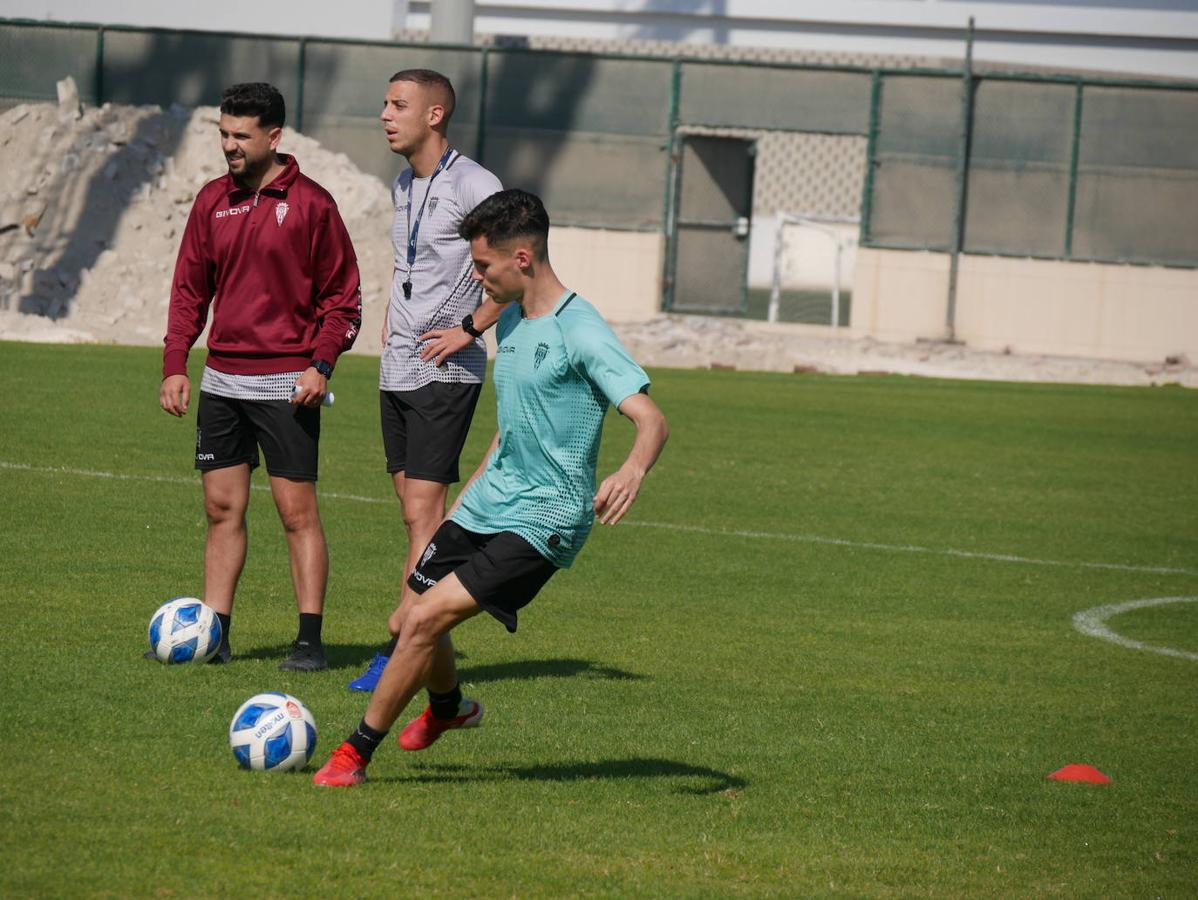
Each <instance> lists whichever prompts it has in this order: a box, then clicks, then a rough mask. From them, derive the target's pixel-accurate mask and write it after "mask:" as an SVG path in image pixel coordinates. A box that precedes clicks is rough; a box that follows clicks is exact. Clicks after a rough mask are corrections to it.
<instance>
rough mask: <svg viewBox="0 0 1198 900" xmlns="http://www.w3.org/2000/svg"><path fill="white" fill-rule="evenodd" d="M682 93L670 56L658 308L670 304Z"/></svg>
mask: <svg viewBox="0 0 1198 900" xmlns="http://www.w3.org/2000/svg"><path fill="white" fill-rule="evenodd" d="M681 93H682V60H681V59H677V58H675V59H674V63H673V68H672V70H671V76H670V113H669V121H668V123H667V125H666V127H667V128H668V130H669V134H668V136H667V137H666V186H665V199H664V201H663V203H664V209H663V211H662V219H661V221H662V230H663V232H664V234H665V239H666V258H665V272H664V274H663V277H662V297H661V306H662V309H670V308H671V307H673V305H674V273H675V268H674V267H675V264H676V262H677V260H676V255H677V254H676V250H677V239H678V216H677V214H676V213H677V207H678V197H677V190H678V173H679V169H680V167H681V156H682V150H681V146H680V144H679V141H678V108H679V98H680V96H681Z"/></svg>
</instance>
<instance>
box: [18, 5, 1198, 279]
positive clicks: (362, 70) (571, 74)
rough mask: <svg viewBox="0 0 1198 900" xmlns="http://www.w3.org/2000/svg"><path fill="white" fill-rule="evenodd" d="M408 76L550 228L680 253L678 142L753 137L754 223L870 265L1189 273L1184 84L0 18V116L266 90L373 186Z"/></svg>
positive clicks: (384, 175) (1190, 110) (1197, 186)
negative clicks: (817, 238)
mask: <svg viewBox="0 0 1198 900" xmlns="http://www.w3.org/2000/svg"><path fill="white" fill-rule="evenodd" d="M657 52H660V50H659V51H657ZM415 67H428V68H435V69H438V70H439V71H442V72H444V73H445V74H447V75H448V76H449V77H450V78H451V79H452V80H453V82H454V85H455V87H456V88H457V91H458V108H457V111H456V112H455V115H454V120H453V125H452V129H451V135H452V137H453V140H454V143H455V145H456V146H458V147H459V148H461V149H462V150H463V151H465V152H466V153H467V154H469V155H472V156H474V157H475V158H476V159H478V160H479V161H481V162H483V163H484V164H485V165H487V166H488V168H490V169H492V170H493V171H495V173H496V174H497V175H499V177H500V178H501V179H502V180H503V181H504V183H505V184H510V185H519V186H521V187H524V188H526V189H528V190H531V191H534V192H536V193H538V194H540V195H541V196H542V197H544V199H545V201H546V204H547V206H548V207H549V208H550V209H551V210H553V212H554V220H555V222H558V223H560V224H566V225H577V226H583V227H595V228H607V229H623V230H632V231H644V232H656V233H664V234H665V235H666V237H667V240H668V241H669V240H673V237H674V234H673V231H672V228H673V223H672V212H671V211H672V209H673V208H674V204H675V203H676V199H677V189H678V185H677V184H676V183H675V182H676V174H677V167H678V166H679V164H680V159H681V143H680V136H682V135H685V134H714V135H729V136H733V137H740V138H749V139H751V140H752V141H754V142H755V150H756V157H755V163H754V167H753V171H754V175H753V185H752V202H751V208H752V214H753V216H754V217H760V216H770V215H773V216H777V215H781V214H783V213H790V214H804V215H822V216H836V217H857V216H859V217H860V218H861V226H860V242H861V245H862V246H867V247H880V248H900V249H926V250H935V251H952V250H954V249H957V248H959V249H960V250H962V251H963V252H966V253H980V254H998V255H1012V256H1027V257H1038V258H1047V259H1075V260H1094V261H1104V262H1130V263H1153V264H1164V265H1171V266H1187V267H1196V266H1198V85H1190V84H1175V83H1156V82H1147V81H1136V82H1131V81H1128V82H1120V81H1113V80H1103V79H1096V78H1085V77H1074V76H1065V75H1045V76H1036V75H1026V74H1017V73H1010V72H987V73H983V74H978V75H974V76H972V77H964V76H965V74H966V73H964V72H961V71H953V70H950V69H911V68H896V67H894V63H893V61H890V62H886V63H884V64H875V65H872V66H871V65H852V64H840V63H802V64H796V63H787V62H783V61H778V60H758V61H750V60H739V61H737V60H726V59H705V58H696V57H695V56H694V55H690V56H685V55H684V56H673V57H667V56H649V55H646V56H633V55H617V54H611V53H608V54H604V53H594V52H583V51H581V50H575V49H570V48H558V49H536V48H531V47H527V46H523V47H519V46H517V47H511V46H507V47H505V46H500V45H494V46H481V47H466V48H463V47H439V46H433V45H428V44H398V43H382V42H379V43H370V42H361V41H335V40H325V39H318V38H279V37H269V36H255V35H243V34H219V33H209V32H181V31H167V30H161V29H136V28H126V27H102V26H94V25H66V24H61V25H60V24H51V23H33V22H25V21H15V20H0V108H3V107H8V106H12V105H14V104H16V103H20V102H27V101H53V100H55V98H56V93H55V83H56V82H57V81H58V80H60V79H62V78H63V77H65V76H67V75H70V76H72V77H73V78H74V79H75V82H76V84H77V85H78V87H79V92H80V97H81V99H82V100H83V102H84V103H87V104H97V105H98V104H101V103H104V102H119V103H130V104H158V105H160V106H170V105H172V104H176V103H177V104H182V105H184V106H196V105H203V104H213V103H215V102H216V100H217V98H218V97H219V94H220V91H221V89H222V88H223V87H225V86H226V85H227V84H230V83H233V82H236V81H260V80H263V81H271V82H273V83H274V84H276V85H277V86H278V87H279V88H280V89H281V90H282V91H283V93H284V96H285V97H286V98H287V100H288V103H289V107H290V120H291V121H290V124H292V125H294V126H295V127H296V128H297V129H299V130H302V131H304V132H305V133H307V134H309V135H311V136H313V137H315V138H317V139H318V140H320V141H321V142H322V143H323V144H324V145H325V146H327V147H329V148H330V149H333V150H337V151H341V152H344V153H345V154H347V155H348V156H349V157H350V158H351V159H352V160H353V161H354V162H355V164H356V165H357V166H358V167H359V168H361V169H363V170H364V171H367V172H371V173H374V174H376V175H378V176H379V177H380V178H381V179H383V180H384V181H389V180H390V178H391V177H393V176H394V174H395V172H396V161H395V159H394V157H393V155H392V154H391V153H390V152H389V150H388V149H387V148H386V146H385V144H384V142H383V141H382V140H381V139H380V137H379V126H378V122H377V115H378V112H379V110H380V109H381V106H382V100H383V96H384V93H385V90H386V82H387V79H388V77H389V76H390V75H391V73H393V72H394V71H396V70H398V69H403V68H415ZM771 245H772V242H771ZM667 293H668V292H667Z"/></svg>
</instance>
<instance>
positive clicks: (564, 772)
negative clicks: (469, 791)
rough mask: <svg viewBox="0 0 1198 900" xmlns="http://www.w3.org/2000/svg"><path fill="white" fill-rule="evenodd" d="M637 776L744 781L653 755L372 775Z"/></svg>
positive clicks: (704, 784) (490, 778)
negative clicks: (597, 760)
mask: <svg viewBox="0 0 1198 900" xmlns="http://www.w3.org/2000/svg"><path fill="white" fill-rule="evenodd" d="M639 778H676V779H681V780H683V783H682V784H679V785H678V786H677V788H675V793H679V794H695V795H705V794H718V793H723V792H726V791H739V790H742V789H743V788H744V787H745V786H746V785H747V784H748V782H747V781H745V780H744V779H743V778H739V777H737V776H735V775H729V774H728V773H727V772H721V771H719V770H718V769H709V768H707V767H706V766H692V765H691V764H690V763H684V762H678V761H676V760H672V759H659V758H656V757H633V758H631V759H607V760H600V761H599V762H575V763H554V764H549V765H534V766H467V765H432V766H423V767H421V768H420V769H418V770H416V771H413V772H411V773H410V774H407V775H397V776H394V777H390V778H377V779H376V778H372V781H376V782H401V783H413V782H418V783H424V784H438V783H443V782H444V783H453V784H460V783H462V782H464V781H474V782H501V781H538V782H548V783H554V782H556V783H562V784H566V783H570V782H575V781H593V780H595V779H604V780H607V781H629V780H632V779H639Z"/></svg>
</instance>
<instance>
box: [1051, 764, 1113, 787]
mask: <svg viewBox="0 0 1198 900" xmlns="http://www.w3.org/2000/svg"><path fill="white" fill-rule="evenodd" d="M1048 777H1049V778H1051V779H1052V780H1053V781H1084V782H1085V783H1086V784H1110V783H1111V779H1110V776H1109V775H1104V774H1103V773H1102V772H1099V771H1098V770H1097V769H1096V768H1094V767H1093V766H1086V765H1082V764H1081V763H1073V764H1071V765H1068V766H1065V767H1064V768H1062V769H1057V770H1056V771H1055V772H1053V773H1052V774H1051V775H1049V776H1048Z"/></svg>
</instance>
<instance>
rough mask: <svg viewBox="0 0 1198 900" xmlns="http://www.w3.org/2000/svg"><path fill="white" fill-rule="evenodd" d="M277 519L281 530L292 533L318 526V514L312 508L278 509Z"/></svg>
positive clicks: (317, 527)
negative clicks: (280, 523) (281, 526)
mask: <svg viewBox="0 0 1198 900" xmlns="http://www.w3.org/2000/svg"><path fill="white" fill-rule="evenodd" d="M279 521H281V522H282V523H283V530H284V531H287V532H290V533H292V534H295V533H298V532H302V531H310V530H311V529H313V528H315V529H319V528H320V516H319V515H318V514H317V513H316V510H313V509H301V508H296V509H280V510H279Z"/></svg>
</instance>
